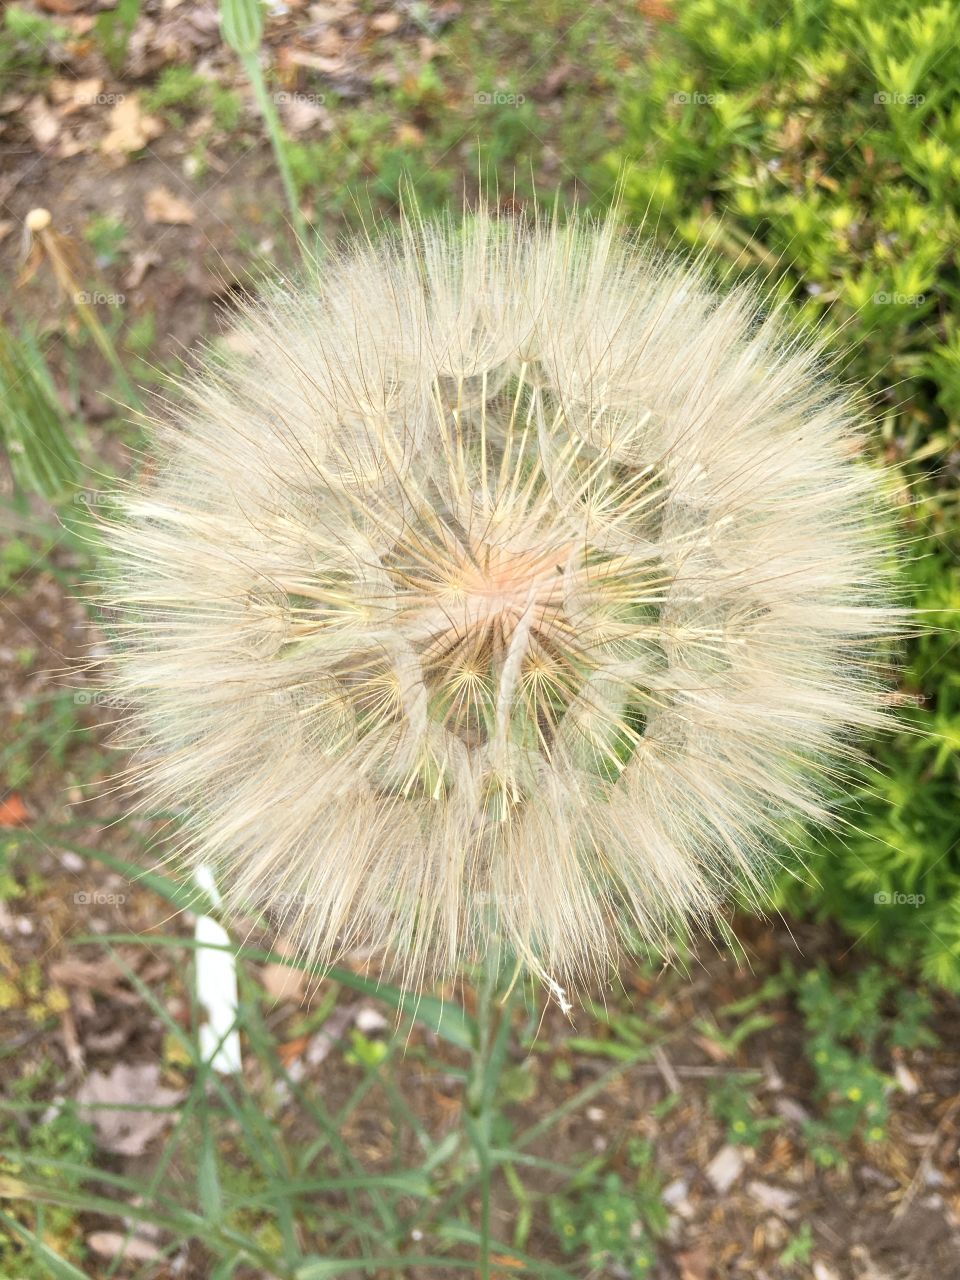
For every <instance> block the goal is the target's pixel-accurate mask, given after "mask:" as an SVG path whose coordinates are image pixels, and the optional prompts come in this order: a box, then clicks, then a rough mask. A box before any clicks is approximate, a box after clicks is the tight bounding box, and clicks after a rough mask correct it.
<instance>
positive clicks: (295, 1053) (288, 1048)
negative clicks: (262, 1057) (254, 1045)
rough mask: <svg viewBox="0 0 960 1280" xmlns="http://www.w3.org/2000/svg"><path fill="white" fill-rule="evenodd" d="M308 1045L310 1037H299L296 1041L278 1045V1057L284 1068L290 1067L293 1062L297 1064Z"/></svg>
mask: <svg viewBox="0 0 960 1280" xmlns="http://www.w3.org/2000/svg"><path fill="white" fill-rule="evenodd" d="M308 1043H309V1037H308V1036H297V1037H296V1039H294V1040H285V1041H284V1042H283V1044H278V1045H277V1057H278V1058H279V1059H280V1061H281V1062H282V1063H283V1065H284V1067H289V1066H290V1064H291V1063H292V1062H296V1060H297V1058H299V1057H300V1055H301V1053H303V1051H304V1049H305V1048H306V1047H307V1045H308Z"/></svg>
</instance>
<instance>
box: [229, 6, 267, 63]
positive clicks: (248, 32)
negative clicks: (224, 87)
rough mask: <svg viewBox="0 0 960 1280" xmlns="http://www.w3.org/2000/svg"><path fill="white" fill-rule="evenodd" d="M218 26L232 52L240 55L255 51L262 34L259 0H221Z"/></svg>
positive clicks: (261, 12)
mask: <svg viewBox="0 0 960 1280" xmlns="http://www.w3.org/2000/svg"><path fill="white" fill-rule="evenodd" d="M220 28H221V30H222V32H223V38H224V40H225V41H226V42H227V44H228V45H229V46H230V48H231V49H232V50H233V51H234V53H238V54H240V56H241V57H249V56H251V55H252V54H254V53H256V52H257V50H258V49H259V48H260V39H261V37H262V35H263V10H262V9H261V8H260V0H221V4H220Z"/></svg>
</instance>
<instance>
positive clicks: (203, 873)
mask: <svg viewBox="0 0 960 1280" xmlns="http://www.w3.org/2000/svg"><path fill="white" fill-rule="evenodd" d="M194 879H195V880H196V882H197V885H198V886H199V888H201V889H202V890H203V892H204V893H205V894H206V895H207V897H208V898H209V899H210V901H211V902H212V903H213V905H214V906H219V905H220V894H219V893H218V891H217V886H216V882H215V881H214V878H213V874H212V872H211V871H210V868H209V867H206V866H200V867H197V869H196V871H195V872H194ZM194 937H195V938H196V941H197V950H196V960H197V1000H198V1002H199V1003H200V1006H201V1008H202V1009H203V1011H204V1013H206V1015H207V1020H206V1022H205V1023H204V1024H203V1026H201V1028H200V1052H201V1054H202V1055H203V1058H204V1060H208V1061H209V1062H210V1065H211V1067H212V1068H213V1070H214V1071H218V1072H219V1073H220V1074H221V1075H227V1076H232V1075H239V1074H240V1071H241V1070H242V1063H241V1059H240V1035H239V1033H238V1031H237V1004H238V1000H237V961H236V957H235V956H234V954H233V952H232V951H226V950H213V948H214V947H216V948H221V947H229V946H230V937H229V935H228V934H227V931H226V930H225V929H224V928H223V926H222V925H220V924H218V923H217V921H216V920H214V919H213V918H212V916H206V915H202V916H197V923H196V926H195V928H194Z"/></svg>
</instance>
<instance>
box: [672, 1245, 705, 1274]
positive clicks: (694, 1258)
mask: <svg viewBox="0 0 960 1280" xmlns="http://www.w3.org/2000/svg"><path fill="white" fill-rule="evenodd" d="M674 1260H675V1261H676V1262H678V1263H679V1265H680V1276H681V1280H710V1276H711V1271H710V1256H709V1254H708V1253H707V1251H706V1249H699V1248H698V1249H688V1250H687V1251H686V1253H677V1254H675V1255H674Z"/></svg>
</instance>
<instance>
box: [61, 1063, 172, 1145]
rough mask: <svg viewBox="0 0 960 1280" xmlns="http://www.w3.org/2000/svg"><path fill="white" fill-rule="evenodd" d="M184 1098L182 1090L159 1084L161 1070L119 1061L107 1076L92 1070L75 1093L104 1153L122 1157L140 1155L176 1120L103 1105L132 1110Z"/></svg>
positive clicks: (165, 1114) (166, 1114)
mask: <svg viewBox="0 0 960 1280" xmlns="http://www.w3.org/2000/svg"><path fill="white" fill-rule="evenodd" d="M183 1096H184V1091H183V1090H182V1089H179V1090H178V1089H165V1088H163V1087H162V1086H161V1085H160V1067H159V1066H158V1065H157V1064H156V1063H155V1062H142V1063H138V1064H136V1065H135V1066H134V1065H130V1064H128V1063H125V1062H118V1063H117V1064H116V1065H115V1066H114V1067H113V1069H112V1070H111V1071H110V1074H109V1075H106V1074H105V1073H104V1072H102V1071H92V1072H91V1073H90V1075H89V1076H87V1078H86V1080H84V1082H83V1084H82V1085H81V1086H80V1088H79V1090H78V1091H77V1095H76V1100H77V1102H78V1103H79V1104H80V1106H79V1108H78V1111H79V1113H80V1114H81V1115H82V1116H83V1119H84V1120H86V1121H87V1122H88V1123H90V1124H92V1125H93V1128H94V1132H95V1133H96V1137H97V1142H98V1143H99V1144H100V1146H101V1147H103V1149H104V1150H105V1151H112V1152H114V1154H116V1155H121V1156H142V1155H143V1153H144V1152H145V1151H146V1149H147V1147H148V1146H149V1144H150V1142H151V1141H152V1140H153V1139H154V1138H155V1137H157V1135H158V1134H160V1133H162V1132H163V1130H164V1129H165V1128H166V1127H167V1125H168V1124H171V1123H172V1122H173V1120H174V1119H175V1115H174V1113H173V1112H172V1111H171V1112H162V1111H137V1110H129V1111H116V1110H111V1108H110V1107H109V1106H104V1104H105V1103H111V1102H112V1103H114V1104H117V1105H120V1106H124V1107H132V1108H135V1107H136V1106H137V1104H138V1103H139V1104H140V1105H142V1106H148V1107H168V1106H172V1105H173V1104H174V1103H177V1102H179V1101H180V1099H181V1098H182V1097H183Z"/></svg>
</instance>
